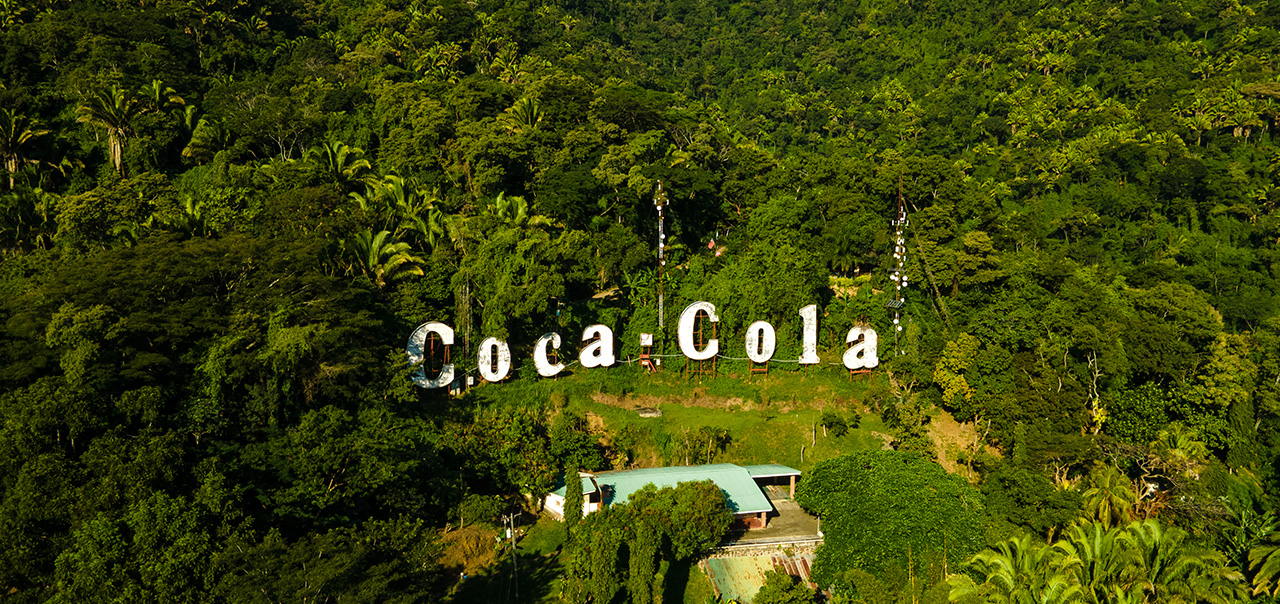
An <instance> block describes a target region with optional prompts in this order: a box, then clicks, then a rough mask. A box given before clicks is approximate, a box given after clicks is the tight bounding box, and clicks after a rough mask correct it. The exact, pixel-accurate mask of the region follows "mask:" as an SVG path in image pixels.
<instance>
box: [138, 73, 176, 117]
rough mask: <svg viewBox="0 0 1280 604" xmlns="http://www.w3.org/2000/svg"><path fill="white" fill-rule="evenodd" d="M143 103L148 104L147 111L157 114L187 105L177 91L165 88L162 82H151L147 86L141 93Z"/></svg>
mask: <svg viewBox="0 0 1280 604" xmlns="http://www.w3.org/2000/svg"><path fill="white" fill-rule="evenodd" d="M139 93H140V94H141V95H142V99H143V101H144V102H145V103H146V104H147V109H149V110H151V111H156V112H163V111H164V110H166V109H169V108H170V107H177V106H179V105H185V104H186V103H187V102H186V101H184V100H182V97H180V96H178V93H177V91H175V90H174V89H172V88H170V87H168V86H165V85H164V82H163V81H161V80H158V79H157V80H151V83H150V84H146V85H144V86H143V87H142V89H141V90H140V91H139Z"/></svg>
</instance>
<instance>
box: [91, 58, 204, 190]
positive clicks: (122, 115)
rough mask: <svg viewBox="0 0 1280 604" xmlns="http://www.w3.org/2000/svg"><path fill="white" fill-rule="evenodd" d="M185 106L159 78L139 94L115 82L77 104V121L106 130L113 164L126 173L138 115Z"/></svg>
mask: <svg viewBox="0 0 1280 604" xmlns="http://www.w3.org/2000/svg"><path fill="white" fill-rule="evenodd" d="M185 105H186V101H184V100H183V99H182V97H180V96H178V95H177V92H176V91H174V89H172V88H170V87H168V86H165V85H164V82H162V81H160V80H152V81H151V83H149V84H146V85H144V86H143V87H142V88H141V90H139V91H138V93H136V94H135V93H134V92H131V91H130V90H128V89H126V88H122V87H121V86H120V85H118V84H112V85H111V86H110V87H108V88H105V89H102V90H99V91H97V92H95V93H93V94H91V95H89V96H88V97H87V98H85V99H84V100H83V101H82V102H81V103H80V104H79V105H78V106H77V107H76V121H77V122H80V123H82V124H88V125H90V126H92V127H94V128H95V129H98V130H102V131H103V132H105V133H106V135H107V155H108V157H109V158H110V160H111V165H112V166H114V167H115V169H116V172H118V173H119V174H120V175H121V176H124V148H125V144H126V143H127V142H128V140H129V139H130V138H133V137H135V136H137V134H138V132H137V129H136V125H137V124H136V122H137V121H138V118H139V117H141V116H142V114H144V113H147V112H149V111H154V112H165V111H168V110H171V109H174V108H179V107H183V106H185ZM184 113H186V114H187V115H191V114H192V112H184Z"/></svg>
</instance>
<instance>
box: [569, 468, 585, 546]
mask: <svg viewBox="0 0 1280 604" xmlns="http://www.w3.org/2000/svg"><path fill="white" fill-rule="evenodd" d="M582 505H583V498H582V477H580V476H578V464H575V463H566V464H565V465H564V531H565V534H566V535H568V536H569V538H570V539H572V538H573V527H575V526H577V525H578V521H580V520H582Z"/></svg>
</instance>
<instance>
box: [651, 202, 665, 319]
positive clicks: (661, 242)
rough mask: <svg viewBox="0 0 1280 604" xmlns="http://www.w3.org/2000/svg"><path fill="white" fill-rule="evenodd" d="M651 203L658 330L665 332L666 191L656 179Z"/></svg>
mask: <svg viewBox="0 0 1280 604" xmlns="http://www.w3.org/2000/svg"><path fill="white" fill-rule="evenodd" d="M653 205H655V206H657V207H658V331H659V332H662V333H665V330H664V329H663V328H664V327H665V325H666V314H667V313H666V312H665V309H664V308H663V297H662V268H663V267H665V266H666V265H667V259H666V257H665V256H664V254H663V252H664V250H665V249H666V247H667V234H666V233H665V232H664V231H663V230H662V226H663V224H662V223H663V215H662V210H663V208H665V207H667V192H666V191H664V190H662V181H661V180H659V181H658V190H657V192H655V193H654V194H653Z"/></svg>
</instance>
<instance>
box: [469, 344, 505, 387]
mask: <svg viewBox="0 0 1280 604" xmlns="http://www.w3.org/2000/svg"><path fill="white" fill-rule="evenodd" d="M495 354H496V355H498V369H497V370H496V371H495V370H494V369H493V355H495ZM476 366H477V368H478V369H480V376H481V377H483V378H484V379H486V380H489V381H490V382H501V381H502V380H503V379H505V378H506V377H507V374H508V373H511V348H509V347H507V343H506V342H503V341H502V340H499V339H498V338H495V337H492V336H490V337H488V338H485V339H484V341H483V342H481V343H480V354H478V355H476Z"/></svg>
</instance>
